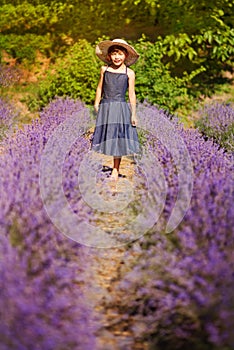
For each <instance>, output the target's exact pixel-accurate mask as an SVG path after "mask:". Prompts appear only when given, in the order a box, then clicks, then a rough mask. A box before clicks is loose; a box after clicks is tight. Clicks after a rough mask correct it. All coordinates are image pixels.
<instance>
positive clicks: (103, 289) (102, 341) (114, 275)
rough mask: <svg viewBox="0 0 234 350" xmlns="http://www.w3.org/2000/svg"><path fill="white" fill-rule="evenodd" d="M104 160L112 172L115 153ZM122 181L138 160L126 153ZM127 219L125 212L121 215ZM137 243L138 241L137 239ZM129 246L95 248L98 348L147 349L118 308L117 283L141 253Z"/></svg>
mask: <svg viewBox="0 0 234 350" xmlns="http://www.w3.org/2000/svg"><path fill="white" fill-rule="evenodd" d="M104 164H105V165H106V168H107V169H108V168H110V171H109V174H110V173H111V167H112V157H109V158H108V157H106V158H105V161H104ZM120 174H121V175H122V176H123V177H122V178H121V177H120V178H119V180H118V181H119V185H120V184H121V180H122V179H124V178H125V176H126V178H128V179H129V180H130V181H133V174H134V164H133V161H132V159H131V158H127V157H124V158H123V159H122V162H121V171H120ZM115 221H116V216H115V215H113V214H110V215H109V216H108V219H107V222H105V220H104V222H101V223H100V224H101V226H102V227H103V229H104V228H105V226H106V227H107V226H108V225H109V226H111V225H113V224H114V223H115ZM121 221H124V216H123V217H122V218H121ZM133 244H134V243H133ZM127 249H128V248H127V246H126V245H123V246H120V247H113V248H107V249H91V257H92V267H91V270H92V271H91V275H93V276H94V280H93V281H92V286H91V290H90V291H89V297H90V299H91V303H92V304H93V308H94V310H95V312H96V313H97V315H98V316H101V322H100V323H101V324H100V328H99V330H98V332H97V334H96V336H97V349H96V350H133V349H134V350H144V349H147V347H146V344H138V345H137V344H136V343H135V339H134V334H133V332H132V331H131V329H130V328H129V325H128V324H127V322H126V321H125V320H124V315H121V314H120V310H119V309H118V303H119V296H118V295H116V292H115V291H114V287H115V286H116V284H118V283H119V281H120V280H121V275H122V273H124V272H127V271H128V270H129V269H130V268H131V266H132V263H133V262H134V261H135V259H136V258H137V253H135V252H133V251H132V252H131V254H126V253H127Z"/></svg>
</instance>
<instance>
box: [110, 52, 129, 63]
mask: <svg viewBox="0 0 234 350" xmlns="http://www.w3.org/2000/svg"><path fill="white" fill-rule="evenodd" d="M110 59H111V61H112V63H113V64H114V65H115V66H121V65H122V64H123V63H124V61H125V59H126V54H125V52H124V51H122V50H120V49H115V50H113V51H112V52H111V53H110Z"/></svg>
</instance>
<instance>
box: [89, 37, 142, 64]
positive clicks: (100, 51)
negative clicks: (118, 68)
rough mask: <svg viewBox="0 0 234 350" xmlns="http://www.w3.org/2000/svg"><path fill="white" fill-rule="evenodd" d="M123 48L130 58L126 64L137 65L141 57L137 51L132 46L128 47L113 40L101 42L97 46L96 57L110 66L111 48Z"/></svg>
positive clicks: (127, 58) (126, 60)
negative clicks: (109, 51)
mask: <svg viewBox="0 0 234 350" xmlns="http://www.w3.org/2000/svg"><path fill="white" fill-rule="evenodd" d="M114 45H116V46H122V47H124V48H125V49H126V50H127V52H128V56H127V57H126V59H125V62H124V63H125V64H126V66H131V65H132V64H134V63H136V61H137V60H138V58H139V57H140V55H139V54H138V53H137V52H136V50H135V49H134V48H133V47H132V46H131V45H128V44H127V43H126V44H125V43H122V42H118V41H117V40H116V41H112V40H104V41H101V42H100V43H99V44H98V45H97V46H96V55H97V56H98V57H99V58H100V60H102V61H103V62H105V63H107V64H110V60H109V59H108V50H109V48H110V47H111V46H114Z"/></svg>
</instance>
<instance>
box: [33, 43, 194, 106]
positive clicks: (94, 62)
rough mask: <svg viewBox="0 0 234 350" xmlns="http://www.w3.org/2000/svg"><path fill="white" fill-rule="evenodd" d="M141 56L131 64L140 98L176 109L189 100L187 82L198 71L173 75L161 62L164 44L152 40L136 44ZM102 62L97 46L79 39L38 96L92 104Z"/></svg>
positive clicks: (42, 99)
mask: <svg viewBox="0 0 234 350" xmlns="http://www.w3.org/2000/svg"><path fill="white" fill-rule="evenodd" d="M134 46H135V47H136V49H137V51H138V52H139V53H140V56H141V57H140V59H139V60H138V62H137V63H136V64H135V65H134V66H133V67H132V68H133V69H134V70H135V72H136V94H137V99H138V100H139V101H140V102H142V101H144V100H148V102H150V103H152V104H157V105H159V106H160V107H162V108H164V109H167V110H170V111H175V110H176V109H177V108H178V107H179V106H181V105H183V104H185V103H189V101H190V100H191V97H190V96H189V93H188V88H187V86H188V84H189V83H190V82H191V80H192V78H193V77H194V76H195V75H196V74H198V73H199V70H198V71H196V72H193V73H192V74H190V75H184V77H183V78H178V77H172V76H171V74H170V70H169V68H168V66H166V65H165V64H163V62H162V58H163V56H162V43H161V42H156V43H154V44H153V43H150V42H148V41H145V40H144V38H142V39H141V40H139V41H138V42H137V43H135V44H134ZM101 64H102V62H101V61H99V59H98V58H97V57H96V55H95V50H94V46H93V45H92V44H90V43H89V42H87V41H86V40H79V41H78V42H77V43H76V44H75V45H74V46H73V47H72V48H70V49H69V50H68V51H67V53H66V55H65V56H64V58H62V59H61V58H60V59H59V60H58V61H57V63H56V64H55V66H54V67H53V71H55V73H49V74H48V77H47V79H46V80H45V81H44V82H43V83H42V84H41V87H40V92H39V99H40V104H41V105H45V104H47V103H48V101H50V100H52V99H53V98H54V97H55V96H65V95H68V96H71V97H72V98H79V99H81V100H82V101H84V102H85V103H87V104H93V102H94V98H95V92H96V87H97V83H98V79H99V68H100V66H101Z"/></svg>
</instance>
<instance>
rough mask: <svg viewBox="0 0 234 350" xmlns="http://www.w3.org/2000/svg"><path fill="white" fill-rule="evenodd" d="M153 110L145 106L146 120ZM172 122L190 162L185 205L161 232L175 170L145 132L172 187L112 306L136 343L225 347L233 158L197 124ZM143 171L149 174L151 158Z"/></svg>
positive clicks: (232, 309)
mask: <svg viewBox="0 0 234 350" xmlns="http://www.w3.org/2000/svg"><path fill="white" fill-rule="evenodd" d="M156 113H158V111H157V109H156V108H155V107H151V110H150V118H152V120H154V115H155V114H156ZM142 117H143V116H142ZM173 123H175V125H176V122H175V121H174V122H173ZM176 128H177V132H178V134H179V135H181V136H182V137H183V139H184V141H185V142H186V144H187V147H188V150H189V153H190V156H191V159H192V162H193V166H194V190H193V196H192V200H191V205H190V209H189V211H188V212H187V214H186V216H185V217H184V219H183V221H182V222H181V224H180V225H179V226H178V227H177V229H176V230H175V231H173V232H172V233H170V234H168V235H165V234H164V233H163V232H164V229H163V228H164V227H165V222H166V221H167V218H168V212H169V211H171V209H172V207H173V205H174V201H175V197H176V190H177V189H176V186H174V184H176V183H177V179H176V178H177V173H176V171H175V169H174V165H173V162H172V160H171V159H170V155H169V154H168V152H167V150H165V149H164V148H163V146H162V145H160V143H159V142H158V141H157V140H155V139H154V138H153V137H151V136H150V135H149V136H148V147H149V148H150V149H151V151H154V153H155V154H157V155H158V158H159V161H160V162H161V164H162V166H163V167H164V171H165V174H166V175H167V181H168V183H169V186H170V184H172V185H173V188H172V189H171V190H170V189H169V191H168V192H169V197H168V199H167V202H166V205H165V211H164V214H163V215H162V217H161V218H160V220H159V222H158V224H157V225H156V226H155V227H154V228H153V229H152V230H151V231H150V232H149V233H148V234H146V235H145V236H144V237H143V238H142V239H141V241H138V242H136V243H135V244H134V247H133V248H132V249H134V251H135V254H137V255H138V258H137V261H136V262H135V266H134V267H133V268H132V269H131V270H130V272H128V273H127V274H125V275H123V276H122V281H120V284H119V285H118V286H117V287H116V289H115V291H116V293H117V294H118V300H119V306H118V307H117V309H118V311H119V312H120V313H121V314H122V324H123V327H125V328H124V329H125V330H126V324H127V329H129V330H130V331H131V332H133V334H134V336H135V339H136V342H137V344H138V345H139V344H140V343H142V342H144V341H147V342H149V343H150V349H158V350H161V349H163V350H165V349H166V350H167V349H168V350H169V349H181V350H184V349H193V350H197V349H201V350H211V349H219V350H220V349H225V350H231V349H233V346H234V337H233V327H234V324H233V320H234V303H233V300H234V292H233V291H234V289H233V287H234V278H233V268H234V262H233V243H234V242H233V225H234V210H233V199H234V198H233V177H232V165H233V163H232V159H231V157H230V156H229V155H228V154H226V153H225V152H224V150H223V149H219V146H218V145H217V144H214V143H213V142H212V141H209V140H208V141H205V140H204V139H203V138H202V137H201V135H200V134H199V133H198V131H197V130H186V131H185V130H183V128H182V127H181V126H180V125H179V124H178V125H176ZM175 137H176V135H175ZM147 174H148V177H151V176H152V177H153V176H155V175H154V165H153V164H151V169H150V171H148V172H147ZM155 181H156V180H155ZM129 254H130V253H129V252H127V253H126V260H127V259H128V257H129ZM107 307H108V306H107ZM112 307H114V305H112ZM115 307H116V306H115Z"/></svg>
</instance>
